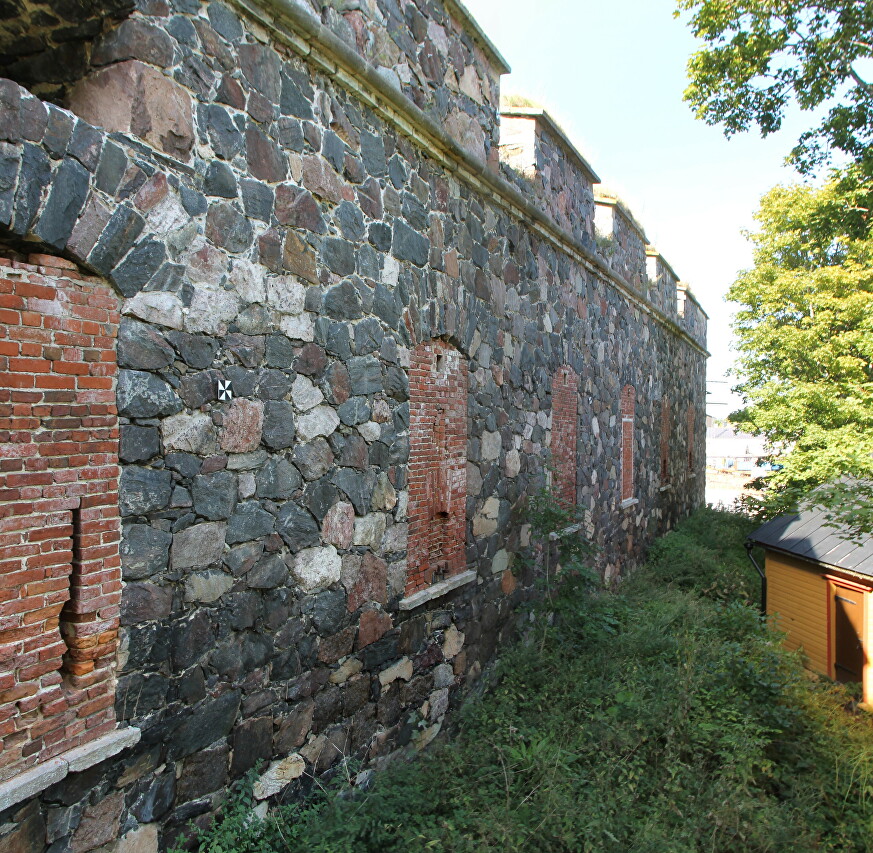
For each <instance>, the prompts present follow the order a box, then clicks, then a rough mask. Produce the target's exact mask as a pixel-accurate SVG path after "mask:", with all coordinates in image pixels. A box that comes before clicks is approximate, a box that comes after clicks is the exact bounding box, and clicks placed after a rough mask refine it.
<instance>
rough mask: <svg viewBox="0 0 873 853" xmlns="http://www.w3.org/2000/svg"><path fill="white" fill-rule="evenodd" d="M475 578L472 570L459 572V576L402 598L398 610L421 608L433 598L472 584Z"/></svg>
mask: <svg viewBox="0 0 873 853" xmlns="http://www.w3.org/2000/svg"><path fill="white" fill-rule="evenodd" d="M476 578H477V574H476V572H475V571H473V569H468V570H467V571H466V572H461V574H459V575H455V576H454V577H451V578H447V579H446V580H444V581H440V582H439V583H435V584H434V585H433V586H429V587H428V588H427V589H423V590H421V591H420V592H416V593H413V594H412V595H410V596H409V597H408V598H404V599H403V600H402V601H401V602H400V609H401V610H414V609H415V608H416V607H421V605H422V604H426V603H427V602H428V601H433V600H434V599H435V598H441V597H442V596H444V595H445V594H446V593H449V592H451V591H452V590H453V589H457V588H458V587H461V586H466V585H467V584H468V583H472V582H473V581H474V580H476Z"/></svg>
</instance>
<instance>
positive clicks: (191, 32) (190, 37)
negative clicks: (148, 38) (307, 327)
mask: <svg viewBox="0 0 873 853" xmlns="http://www.w3.org/2000/svg"><path fill="white" fill-rule="evenodd" d="M165 26H166V30H167V32H168V33H169V34H170V35H171V36H172V37H173V38H174V39H176V41H177V42H179V44H184V45H187V46H188V47H196V46H197V30H195V29H194V24H192V23H191V22H190V21H189V20H188V19H187V18H185V17H183V16H182V15H173V17H172V18H170V20H169V21H167V23H166V25H165Z"/></svg>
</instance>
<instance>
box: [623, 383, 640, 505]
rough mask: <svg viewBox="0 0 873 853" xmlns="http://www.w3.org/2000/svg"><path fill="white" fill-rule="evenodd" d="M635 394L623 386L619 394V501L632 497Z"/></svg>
mask: <svg viewBox="0 0 873 853" xmlns="http://www.w3.org/2000/svg"><path fill="white" fill-rule="evenodd" d="M636 404H637V392H636V390H635V389H634V386H633V385H625V386H624V388H623V389H622V392H621V499H622V500H623V501H627V500H630V499H631V498H632V497H633V496H634V412H635V410H636Z"/></svg>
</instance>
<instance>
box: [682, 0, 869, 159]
mask: <svg viewBox="0 0 873 853" xmlns="http://www.w3.org/2000/svg"><path fill="white" fill-rule="evenodd" d="M678 8H679V11H677V12H676V14H677V15H678V14H680V13H681V12H683V11H684V12H690V13H691V18H690V22H689V25H690V27H691V30H692V32H693V33H694V35H695V36H697V37H698V38H699V39H702V40H703V41H704V42H705V43H706V44H705V47H703V48H702V49H701V50H699V51H697V52H696V53H694V54H693V55H692V56H691V58H690V60H689V62H688V72H689V77H690V85H689V86H688V88H687V89H686V91H685V99H686V100H687V101H689V102H690V103H691V104H692V106H693V107H694V109H695V110H696V113H697V116H698V117H699V118H701V119H703V120H704V121H706V122H707V123H709V124H723V125H724V130H725V134H726V135H728V136H731V135H733V134H734V133H737V132H739V131H745V130H748V129H749V128H750V127H751V126H752V125H757V126H758V127H759V128H760V130H761V133H762V135H764V136H766V135H768V134H770V133H773V132H774V131H777V130H779V128H780V126H781V124H782V119H783V117H784V113H785V108H786V106H787V105H788V104H789V103H790V102H792V101H794V102H796V103H797V104H798V105H799V106H800V107H801V108H802V109H803V110H817V109H819V108H822V109H826V113H825V115H824V118H823V119H822V120H821V122H820V123H819V125H818V126H817V127H815V128H812V129H810V130H809V131H807V132H806V133H804V134H803V135H802V136H801V138H800V140H799V142H798V144H797V146H796V147H795V149H794V150H793V152H792V159H793V161H794V163H795V164H796V166H797V168H798V169H799V170H800V171H801V172H811V171H813V170H814V169H815V167H816V166H818V165H820V164H821V163H823V162H826V161H827V159H828V157H829V155H830V153H831V152H832V151H833V150H837V151H840V152H842V153H843V154H845V155H847V157H848V159H849V160H850V161H854V162H862V161H863V162H866V163H867V164H868V165H873V153H871V143H873V85H871V81H870V80H868V79H866V78H865V76H864V73H863V62H862V60H864V59H869V58H870V57H871V56H873V2H871V1H870V0H678Z"/></svg>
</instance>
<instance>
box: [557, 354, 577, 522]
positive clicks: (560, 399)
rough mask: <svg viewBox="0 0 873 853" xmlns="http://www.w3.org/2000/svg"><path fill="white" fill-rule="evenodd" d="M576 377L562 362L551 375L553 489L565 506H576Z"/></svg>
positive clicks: (571, 369) (573, 371) (574, 372)
mask: <svg viewBox="0 0 873 853" xmlns="http://www.w3.org/2000/svg"><path fill="white" fill-rule="evenodd" d="M578 419H579V377H578V376H577V374H576V371H575V370H573V368H572V367H570V366H569V365H566V364H565V365H563V366H562V367H559V368H558V370H557V371H555V375H554V376H553V377H552V465H553V466H554V475H553V480H552V491H553V492H554V494H555V497H556V498H557V499H558V501H560V503H562V504H563V505H564V506H567V507H571V506H576V465H577V462H576V437H577V434H578Z"/></svg>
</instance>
